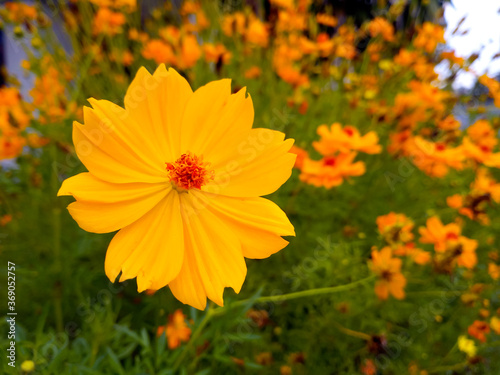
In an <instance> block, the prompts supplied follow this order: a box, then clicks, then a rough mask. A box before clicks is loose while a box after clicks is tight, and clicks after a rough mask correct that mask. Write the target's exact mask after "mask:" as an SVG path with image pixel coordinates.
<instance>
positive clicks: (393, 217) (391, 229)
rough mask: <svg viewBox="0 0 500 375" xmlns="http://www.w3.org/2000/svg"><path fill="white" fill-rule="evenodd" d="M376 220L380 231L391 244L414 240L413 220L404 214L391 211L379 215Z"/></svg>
mask: <svg viewBox="0 0 500 375" xmlns="http://www.w3.org/2000/svg"><path fill="white" fill-rule="evenodd" d="M376 222H377V227H378V231H379V232H380V234H381V235H382V236H383V237H384V239H385V240H386V241H387V243H389V244H392V243H398V242H403V243H406V242H409V241H411V240H413V233H412V229H413V225H414V224H413V221H412V220H411V219H409V218H408V217H406V216H405V215H404V214H397V213H395V212H389V213H388V214H387V215H382V216H379V217H377V221H376Z"/></svg>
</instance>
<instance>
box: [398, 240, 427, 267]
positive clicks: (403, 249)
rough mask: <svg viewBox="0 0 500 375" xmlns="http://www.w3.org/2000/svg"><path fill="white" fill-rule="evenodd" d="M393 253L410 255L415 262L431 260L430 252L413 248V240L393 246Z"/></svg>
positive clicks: (422, 262)
mask: <svg viewBox="0 0 500 375" xmlns="http://www.w3.org/2000/svg"><path fill="white" fill-rule="evenodd" d="M394 255H397V256H407V257H410V259H412V260H413V261H414V262H415V263H417V264H427V263H429V262H430V261H431V254H430V253H428V252H427V251H424V250H422V249H417V248H415V244H414V243H413V242H409V243H407V244H404V245H400V246H399V247H397V248H395V249H394Z"/></svg>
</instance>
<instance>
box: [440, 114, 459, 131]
mask: <svg viewBox="0 0 500 375" xmlns="http://www.w3.org/2000/svg"><path fill="white" fill-rule="evenodd" d="M437 126H438V127H439V128H440V129H442V130H447V131H451V130H458V129H460V121H458V120H457V119H456V118H455V117H454V116H453V115H449V116H446V118H444V119H443V120H441V121H439V122H438V123H437Z"/></svg>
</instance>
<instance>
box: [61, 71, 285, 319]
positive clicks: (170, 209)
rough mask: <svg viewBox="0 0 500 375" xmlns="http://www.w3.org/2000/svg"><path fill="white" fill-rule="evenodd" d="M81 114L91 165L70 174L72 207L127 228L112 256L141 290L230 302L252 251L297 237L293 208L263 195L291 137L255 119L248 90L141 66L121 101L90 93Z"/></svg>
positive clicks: (280, 178) (92, 220)
mask: <svg viewBox="0 0 500 375" xmlns="http://www.w3.org/2000/svg"><path fill="white" fill-rule="evenodd" d="M89 102H90V104H91V105H92V108H89V107H84V124H79V123H77V122H75V124H74V126H73V142H74V144H75V150H76V153H77V155H78V157H79V158H80V160H81V161H82V163H83V164H84V165H85V166H86V167H87V169H88V171H89V172H88V173H81V174H79V175H77V176H74V177H71V178H69V179H67V180H66V181H64V183H63V185H62V187H61V189H60V191H59V193H58V195H72V196H73V197H74V198H75V199H76V202H73V203H71V204H70V205H69V207H68V210H69V212H70V214H71V215H72V216H73V218H74V219H75V220H76V221H77V223H78V225H79V226H80V227H81V228H82V229H84V230H86V231H89V232H95V233H106V232H113V231H116V230H120V231H119V232H118V233H117V234H116V235H115V237H114V238H113V240H112V241H111V243H110V245H109V248H108V251H107V254H106V261H105V271H106V275H107V276H108V277H109V279H110V280H111V281H115V279H116V278H117V277H118V276H119V275H120V274H121V276H120V281H123V280H127V279H131V278H134V277H137V285H138V290H139V292H141V291H144V290H146V289H153V290H157V289H159V288H162V287H164V286H166V285H168V286H169V287H170V289H171V291H172V293H173V294H174V296H175V297H176V298H177V299H179V300H180V301H181V302H183V303H186V304H189V305H191V306H194V307H196V308H198V309H204V308H205V306H206V298H207V297H208V298H209V299H211V300H212V301H214V302H215V303H217V304H218V305H222V304H223V291H224V288H225V287H231V288H233V289H234V290H235V291H236V293H238V292H239V291H240V289H241V286H242V284H243V281H244V279H245V276H246V265H245V260H244V257H246V258H254V259H262V258H267V257H269V256H270V255H271V254H273V253H276V252H277V251H279V250H281V249H282V248H283V247H285V246H286V245H287V243H288V242H287V241H285V240H284V239H283V238H281V236H293V235H294V229H293V226H292V224H291V223H290V222H289V220H288V218H287V217H286V215H285V213H284V212H283V211H282V210H281V209H280V208H279V207H278V206H277V205H275V204H274V203H272V202H271V201H269V200H267V199H264V198H261V196H263V195H267V194H270V193H272V192H274V191H275V190H277V189H278V188H279V187H280V186H281V185H282V184H283V183H284V182H285V181H286V180H287V179H288V178H289V177H290V174H291V169H292V167H293V164H294V162H295V155H294V154H292V153H289V152H288V151H289V150H290V148H291V146H292V144H293V140H292V139H287V140H284V137H285V135H284V134H283V133H281V132H278V131H273V130H269V129H252V124H253V118H254V109H253V104H252V100H251V98H250V96H248V97H247V96H246V91H245V89H242V90H240V91H239V92H238V93H236V94H231V81H230V80H229V79H223V80H219V81H214V82H211V83H209V84H207V85H206V86H203V87H201V88H199V89H198V90H196V91H195V92H193V91H192V90H191V87H190V86H189V83H188V82H187V81H186V80H185V79H184V78H183V77H181V76H180V75H179V74H178V73H177V72H176V71H175V70H174V69H169V70H167V69H166V68H165V66H164V65H160V66H159V68H158V69H157V70H156V72H155V73H154V74H153V75H151V74H150V73H148V71H147V70H146V69H144V68H141V69H140V70H139V72H138V73H137V76H136V77H135V79H134V80H133V82H132V83H131V85H130V87H129V89H128V91H127V94H126V96H125V108H121V107H119V106H117V105H115V104H113V103H111V102H109V101H106V100H95V99H89Z"/></svg>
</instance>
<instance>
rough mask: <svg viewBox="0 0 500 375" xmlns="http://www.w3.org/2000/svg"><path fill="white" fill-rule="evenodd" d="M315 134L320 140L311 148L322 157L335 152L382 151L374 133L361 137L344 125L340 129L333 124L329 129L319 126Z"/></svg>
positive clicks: (350, 127)
mask: <svg viewBox="0 0 500 375" xmlns="http://www.w3.org/2000/svg"><path fill="white" fill-rule="evenodd" d="M317 132H318V135H319V136H320V137H321V139H320V140H319V141H318V142H313V147H314V148H315V149H316V150H317V151H318V152H319V153H320V154H322V155H332V154H334V153H335V152H336V151H340V152H349V151H359V152H364V153H367V154H378V153H380V152H381V151H382V147H381V146H380V145H379V144H378V136H377V133H375V132H374V131H371V132H368V133H366V134H365V135H364V136H361V135H360V134H359V131H358V129H356V128H355V127H353V126H350V125H346V126H345V127H343V128H342V125H340V124H339V123H334V124H332V125H331V126H330V129H328V126H326V125H321V126H319V127H318V130H317Z"/></svg>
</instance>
